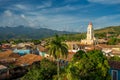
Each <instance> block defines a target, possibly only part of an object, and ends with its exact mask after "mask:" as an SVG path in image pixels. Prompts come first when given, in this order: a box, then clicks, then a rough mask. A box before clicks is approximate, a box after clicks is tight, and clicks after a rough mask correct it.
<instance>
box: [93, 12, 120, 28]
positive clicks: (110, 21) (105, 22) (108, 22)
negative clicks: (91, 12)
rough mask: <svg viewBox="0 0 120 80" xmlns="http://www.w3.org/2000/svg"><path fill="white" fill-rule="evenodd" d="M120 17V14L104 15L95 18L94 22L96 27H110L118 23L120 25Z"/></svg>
mask: <svg viewBox="0 0 120 80" xmlns="http://www.w3.org/2000/svg"><path fill="white" fill-rule="evenodd" d="M119 18H120V14H117V15H108V16H102V17H98V18H96V19H95V20H93V23H94V25H95V28H103V27H108V26H116V25H120V23H119V22H120V20H119Z"/></svg>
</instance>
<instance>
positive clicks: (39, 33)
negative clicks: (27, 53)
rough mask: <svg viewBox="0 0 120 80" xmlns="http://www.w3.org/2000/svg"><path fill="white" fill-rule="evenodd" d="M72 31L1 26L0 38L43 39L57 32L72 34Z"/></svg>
mask: <svg viewBox="0 0 120 80" xmlns="http://www.w3.org/2000/svg"><path fill="white" fill-rule="evenodd" d="M70 33H71V32H66V31H56V30H51V29H46V28H39V29H35V28H30V27H24V26H18V27H0V40H8V39H41V38H46V37H50V36H53V35H55V34H70Z"/></svg>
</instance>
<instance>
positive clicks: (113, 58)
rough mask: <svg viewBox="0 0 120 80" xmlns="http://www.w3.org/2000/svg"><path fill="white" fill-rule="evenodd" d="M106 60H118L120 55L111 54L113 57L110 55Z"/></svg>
mask: <svg viewBox="0 0 120 80" xmlns="http://www.w3.org/2000/svg"><path fill="white" fill-rule="evenodd" d="M108 60H113V61H120V57H118V56H113V57H110V58H109V59H108Z"/></svg>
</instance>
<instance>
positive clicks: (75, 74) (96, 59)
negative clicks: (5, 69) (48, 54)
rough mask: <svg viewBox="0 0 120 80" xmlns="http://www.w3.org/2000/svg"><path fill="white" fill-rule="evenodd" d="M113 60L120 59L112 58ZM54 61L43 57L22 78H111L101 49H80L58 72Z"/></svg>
mask: <svg viewBox="0 0 120 80" xmlns="http://www.w3.org/2000/svg"><path fill="white" fill-rule="evenodd" d="M111 59H112V60H113V59H115V60H120V59H118V58H116V57H115V58H111ZM57 67H58V65H56V64H55V63H54V62H51V61H49V60H47V59H43V60H42V61H41V62H40V64H37V65H36V64H34V66H33V67H32V68H31V69H29V72H28V73H27V74H26V75H25V76H24V77H22V78H21V80H58V79H59V80H110V78H111V77H110V75H109V68H110V67H109V65H108V61H107V58H106V57H105V56H104V55H103V54H102V52H101V51H99V50H93V51H90V52H87V53H86V52H84V51H81V50H80V51H78V52H77V53H76V54H75V55H74V56H73V58H72V61H70V62H69V64H68V65H67V66H65V67H64V68H61V71H60V74H59V76H58V74H57Z"/></svg>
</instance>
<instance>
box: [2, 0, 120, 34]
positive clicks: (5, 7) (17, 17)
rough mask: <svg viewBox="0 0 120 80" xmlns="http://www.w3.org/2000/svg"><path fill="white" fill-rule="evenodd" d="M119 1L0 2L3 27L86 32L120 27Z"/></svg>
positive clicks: (43, 0)
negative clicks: (88, 26) (20, 26)
mask: <svg viewBox="0 0 120 80" xmlns="http://www.w3.org/2000/svg"><path fill="white" fill-rule="evenodd" d="M119 5H120V0H0V26H3V27H4V26H10V27H15V26H19V25H25V26H29V27H34V28H39V27H43V28H49V29H54V30H60V31H63V30H64V31H76V32H81V31H85V30H86V28H87V25H88V23H89V22H92V23H93V25H94V28H95V29H98V28H103V27H107V26H112V25H120V6H119Z"/></svg>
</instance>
